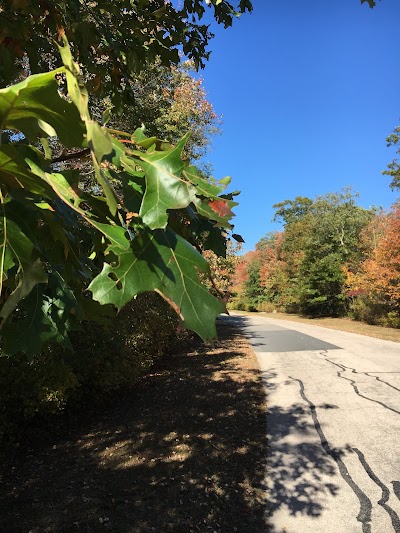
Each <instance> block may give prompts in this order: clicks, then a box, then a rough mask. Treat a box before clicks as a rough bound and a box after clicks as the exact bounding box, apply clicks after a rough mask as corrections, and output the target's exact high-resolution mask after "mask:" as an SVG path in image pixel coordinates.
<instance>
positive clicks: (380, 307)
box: [347, 202, 400, 323]
mask: <svg viewBox="0 0 400 533" xmlns="http://www.w3.org/2000/svg"><path fill="white" fill-rule="evenodd" d="M366 239H368V243H369V249H368V250H367V251H366V252H365V257H364V260H363V261H362V262H361V264H360V265H359V268H358V269H357V270H356V271H355V272H352V271H348V272H347V286H348V291H349V295H350V296H351V297H352V299H353V307H354V309H355V311H356V312H357V313H361V314H363V317H364V318H366V319H367V320H368V321H372V322H374V321H377V320H379V319H380V318H382V315H383V314H388V313H394V316H397V317H399V315H400V203H399V202H397V203H396V204H394V206H393V207H392V209H391V210H390V211H389V212H387V213H379V214H378V215H377V216H376V217H375V219H373V220H371V222H370V224H369V225H368V227H367V228H366V229H365V231H364V240H366ZM398 322H399V321H398ZM399 323H400V322H399Z"/></svg>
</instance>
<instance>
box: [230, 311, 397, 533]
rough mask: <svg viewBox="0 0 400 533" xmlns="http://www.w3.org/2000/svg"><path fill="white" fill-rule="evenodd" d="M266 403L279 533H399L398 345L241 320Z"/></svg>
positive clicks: (271, 498) (272, 502) (272, 510)
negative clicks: (253, 352)
mask: <svg viewBox="0 0 400 533" xmlns="http://www.w3.org/2000/svg"><path fill="white" fill-rule="evenodd" d="M229 320H233V321H235V322H236V323H237V324H238V325H239V326H241V327H242V328H243V331H244V332H245V334H246V336H247V337H248V338H249V341H250V342H251V344H252V345H253V347H254V350H255V351H256V353H257V357H258V360H259V363H260V367H261V370H262V374H263V380H264V383H265V387H266V389H267V395H268V408H269V414H268V420H267V431H268V437H269V449H268V472H267V475H266V484H267V490H268V502H269V503H268V507H269V510H268V514H269V517H270V518H269V520H270V524H271V532H274V533H284V532H285V533H331V532H332V533H353V532H354V533H356V532H357V533H359V532H362V533H389V532H390V533H392V532H393V531H395V532H396V533H400V344H397V343H394V342H390V341H381V340H378V339H373V338H371V337H365V336H361V335H356V334H352V333H346V332H340V331H335V330H329V329H327V328H321V327H318V326H310V325H308V324H300V323H296V322H287V321H281V320H275V319H270V318H266V317H261V316H256V317H253V316H251V317H250V316H233V317H231V318H230V319H229Z"/></svg>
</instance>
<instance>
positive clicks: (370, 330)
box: [235, 311, 400, 342]
mask: <svg viewBox="0 0 400 533" xmlns="http://www.w3.org/2000/svg"><path fill="white" fill-rule="evenodd" d="M235 313H238V314H241V315H260V316H266V317H269V318H277V319H279V320H290V321H292V322H302V323H304V324H312V325H313V326H322V327H323V328H329V329H338V330H340V331H348V332H349V333H358V334H359V335H366V336H368V337H375V338H376V339H383V340H386V341H393V342H400V330H399V329H394V328H384V327H382V326H371V325H369V324H364V323H363V322H357V321H355V320H351V319H350V318H304V317H301V316H298V315H289V314H286V313H264V312H261V313H249V312H246V311H235Z"/></svg>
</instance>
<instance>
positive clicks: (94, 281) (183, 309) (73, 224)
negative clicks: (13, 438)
mask: <svg viewBox="0 0 400 533" xmlns="http://www.w3.org/2000/svg"><path fill="white" fill-rule="evenodd" d="M59 50H60V53H61V56H62V58H63V61H64V67H61V68H59V69H57V70H56V71H52V72H49V73H44V74H37V75H32V76H30V77H28V78H26V79H25V80H24V81H22V82H20V83H18V84H16V85H13V86H10V87H9V88H6V89H2V90H1V91H0V97H1V99H0V123H1V129H2V131H4V132H5V133H6V135H5V136H3V137H4V138H3V145H2V146H1V149H0V180H1V204H2V219H1V235H2V248H1V253H2V255H1V268H2V278H1V280H0V283H1V285H2V294H3V295H4V296H3V306H2V308H1V311H0V318H1V320H2V337H3V343H4V344H3V350H4V352H5V353H7V354H12V353H15V352H18V351H25V352H32V353H38V352H39V351H40V349H41V346H42V344H43V342H46V341H50V340H52V341H55V342H58V343H60V344H62V345H63V346H66V347H67V346H70V341H69V331H71V330H73V329H74V328H75V327H76V325H77V322H78V320H79V318H80V315H81V314H83V313H85V312H86V313H89V314H95V306H94V305H93V302H92V301H91V300H90V299H88V298H87V297H86V295H85V294H84V290H85V289H88V290H89V291H90V292H91V293H92V295H93V299H94V300H95V301H96V302H98V303H99V304H102V305H106V304H111V305H113V306H115V307H117V308H118V309H121V308H122V307H123V306H124V305H125V304H127V303H128V302H129V301H130V300H131V299H132V298H133V297H135V296H136V295H137V294H139V293H142V292H146V291H156V292H158V293H159V294H161V295H162V296H163V297H164V298H165V299H166V300H167V301H168V302H169V303H170V304H171V305H172V307H173V308H174V309H175V311H176V312H177V313H178V315H179V316H180V317H181V319H182V322H183V323H184V325H186V326H187V327H189V328H191V329H193V330H194V331H196V332H197V333H198V334H199V335H200V336H201V337H203V338H204V339H211V338H213V337H214V336H215V324H214V321H215V317H216V315H217V314H219V313H220V312H222V311H223V310H224V305H223V303H222V302H220V301H219V300H218V299H216V298H215V297H213V296H212V295H211V294H209V292H208V291H207V288H206V287H205V286H203V285H202V284H201V282H200V278H199V273H201V272H207V271H208V268H209V267H208V265H207V262H206V261H205V259H204V258H203V257H202V256H201V254H200V253H199V252H198V251H197V250H196V249H195V247H194V246H195V245H197V244H198V241H199V239H200V236H201V235H203V234H204V233H210V232H211V230H213V236H214V240H215V241H216V242H217V243H218V241H220V243H221V242H222V245H223V243H224V242H225V235H224V233H223V232H222V230H221V228H225V229H229V228H230V227H231V226H230V224H229V219H230V218H231V216H232V212H231V208H232V207H233V206H234V205H236V204H235V203H234V202H233V201H232V195H223V194H222V193H223V192H224V190H225V188H226V186H227V184H228V183H229V181H230V180H229V179H225V180H222V181H221V182H219V183H217V182H213V181H212V180H207V179H206V178H204V177H203V176H202V175H201V174H200V173H199V172H198V171H197V169H196V168H195V167H194V166H193V165H191V164H190V162H189V161H188V160H185V159H184V158H182V151H183V149H184V146H185V144H186V142H187V139H188V135H186V136H185V137H184V138H183V139H182V140H181V141H179V143H178V144H177V145H175V146H174V145H170V144H168V143H165V142H162V141H159V140H158V139H157V138H155V137H153V138H147V137H146V136H145V135H144V133H143V131H142V130H141V129H139V130H136V131H135V132H134V133H133V134H131V133H126V132H115V131H114V130H108V129H107V128H106V127H105V126H100V125H99V124H98V123H97V122H95V121H94V120H93V119H92V118H91V116H90V114H89V110H88V93H87V90H86V88H85V85H84V84H83V82H82V79H81V76H80V71H79V66H78V65H77V63H75V62H74V61H73V59H72V56H71V52H70V49H69V46H68V43H67V41H66V38H65V37H64V40H63V45H62V46H59ZM60 78H61V81H57V80H59V79H60ZM64 78H65V82H64V81H63V79H64ZM60 84H61V85H60ZM67 97H68V98H67ZM9 132H12V133H11V134H8V135H7V133H9ZM113 133H114V135H112V134H113ZM53 135H57V137H58V139H59V142H61V143H62V144H63V145H64V146H65V147H66V148H74V149H75V150H76V149H77V152H74V153H73V154H72V157H73V158H81V157H90V158H91V163H92V165H93V169H94V174H95V178H96V180H97V184H98V189H99V190H102V191H103V192H104V196H99V195H96V196H95V195H93V194H90V193H88V192H85V191H83V190H82V189H81V188H80V176H79V173H78V172H76V171H74V170H64V171H63V170H61V169H59V164H60V163H61V161H62V158H55V159H54V158H53V156H52V153H51V149H50V145H49V143H48V142H47V137H48V136H53ZM38 137H40V139H41V146H39V147H38V146H37V145H35V143H36V142H37V139H38ZM29 141H30V143H31V144H28V142H29ZM66 158H68V159H70V158H71V154H69V155H67V156H66ZM211 247H212V246H211ZM22 330H23V331H24V332H25V334H24V335H23V336H17V335H16V332H17V331H22Z"/></svg>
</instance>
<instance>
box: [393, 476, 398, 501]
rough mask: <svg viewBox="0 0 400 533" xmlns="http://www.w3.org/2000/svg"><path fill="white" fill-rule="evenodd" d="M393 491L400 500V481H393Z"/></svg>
mask: <svg viewBox="0 0 400 533" xmlns="http://www.w3.org/2000/svg"><path fill="white" fill-rule="evenodd" d="M392 485H393V491H394V493H395V494H396V496H397V498H398V499H399V500H400V481H392Z"/></svg>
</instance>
